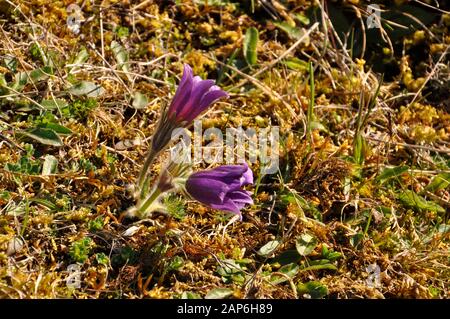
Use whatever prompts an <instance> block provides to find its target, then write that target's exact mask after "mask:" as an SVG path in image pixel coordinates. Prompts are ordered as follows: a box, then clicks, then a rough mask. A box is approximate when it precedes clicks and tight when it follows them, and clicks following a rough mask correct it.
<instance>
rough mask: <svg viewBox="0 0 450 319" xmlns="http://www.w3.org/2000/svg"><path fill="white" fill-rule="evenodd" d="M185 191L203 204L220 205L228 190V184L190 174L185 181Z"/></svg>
mask: <svg viewBox="0 0 450 319" xmlns="http://www.w3.org/2000/svg"><path fill="white" fill-rule="evenodd" d="M186 191H187V192H188V193H189V194H190V195H191V196H192V197H193V198H195V199H196V200H198V201H199V202H201V203H203V204H206V205H208V206H210V205H212V204H217V205H220V204H222V203H223V200H224V198H225V196H226V193H227V192H228V186H227V184H225V183H223V182H221V181H218V180H214V179H208V178H203V177H195V176H194V177H192V175H191V176H190V177H189V178H188V180H187V181H186Z"/></svg>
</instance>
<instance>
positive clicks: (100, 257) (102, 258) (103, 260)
mask: <svg viewBox="0 0 450 319" xmlns="http://www.w3.org/2000/svg"><path fill="white" fill-rule="evenodd" d="M95 260H96V261H97V263H98V264H99V265H103V266H106V267H108V265H109V257H108V256H106V255H105V254H104V253H98V254H95Z"/></svg>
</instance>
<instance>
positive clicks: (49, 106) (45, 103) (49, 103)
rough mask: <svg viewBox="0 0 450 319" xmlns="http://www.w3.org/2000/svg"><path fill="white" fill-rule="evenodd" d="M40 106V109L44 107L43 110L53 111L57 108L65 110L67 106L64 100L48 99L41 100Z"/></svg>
mask: <svg viewBox="0 0 450 319" xmlns="http://www.w3.org/2000/svg"><path fill="white" fill-rule="evenodd" d="M41 105H42V107H44V109H46V110H49V111H53V110H56V109H58V108H59V109H62V108H65V107H66V106H67V105H69V104H68V103H67V101H66V100H64V99H54V100H53V99H48V100H42V101H41Z"/></svg>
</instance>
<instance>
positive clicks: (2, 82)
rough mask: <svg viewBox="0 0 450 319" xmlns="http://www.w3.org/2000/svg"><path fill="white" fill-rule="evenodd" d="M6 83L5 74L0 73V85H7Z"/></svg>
mask: <svg viewBox="0 0 450 319" xmlns="http://www.w3.org/2000/svg"><path fill="white" fill-rule="evenodd" d="M7 86H8V83H7V82H6V79H5V75H4V74H2V73H0V87H7Z"/></svg>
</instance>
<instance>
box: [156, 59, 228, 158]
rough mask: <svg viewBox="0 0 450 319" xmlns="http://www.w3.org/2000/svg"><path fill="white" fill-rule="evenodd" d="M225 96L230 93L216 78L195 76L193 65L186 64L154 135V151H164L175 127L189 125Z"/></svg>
mask: <svg viewBox="0 0 450 319" xmlns="http://www.w3.org/2000/svg"><path fill="white" fill-rule="evenodd" d="M223 97H228V93H226V92H225V91H222V90H221V89H220V88H219V87H218V86H216V85H214V80H202V79H201V78H200V77H199V76H194V75H193V73H192V69H191V67H190V66H189V65H187V64H185V65H184V72H183V76H182V78H181V81H180V84H179V85H178V89H177V91H176V92H175V96H174V97H173V99H172V103H170V106H169V108H168V109H167V111H166V112H164V113H163V114H162V117H161V120H160V121H159V124H158V127H157V129H156V131H155V134H154V135H153V139H152V149H153V151H154V152H159V151H162V150H163V149H164V148H165V147H166V146H167V144H169V142H170V139H171V135H172V131H173V130H174V129H176V128H181V127H188V126H189V125H190V124H191V123H192V121H193V120H194V119H195V118H196V117H197V116H198V115H200V114H201V113H202V112H203V111H205V110H206V109H207V108H208V107H209V106H210V105H211V104H213V103H214V102H216V101H217V100H219V99H220V98H223Z"/></svg>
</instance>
